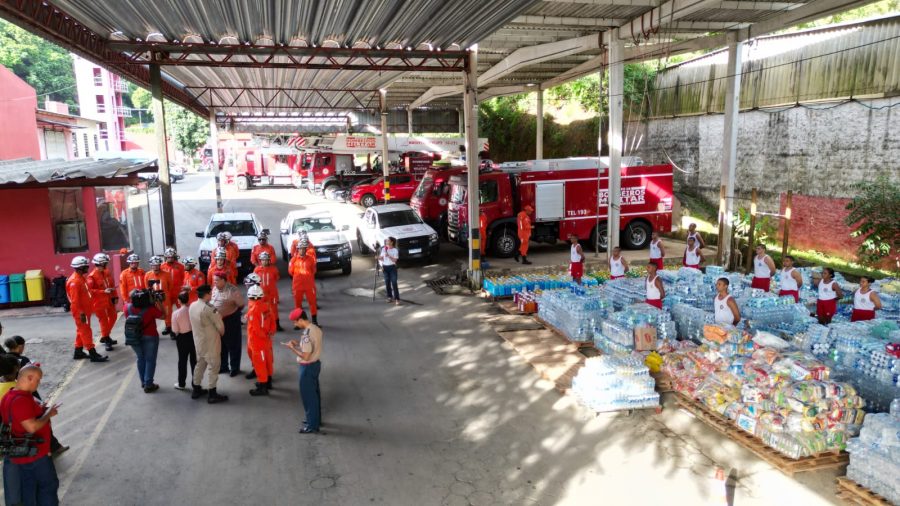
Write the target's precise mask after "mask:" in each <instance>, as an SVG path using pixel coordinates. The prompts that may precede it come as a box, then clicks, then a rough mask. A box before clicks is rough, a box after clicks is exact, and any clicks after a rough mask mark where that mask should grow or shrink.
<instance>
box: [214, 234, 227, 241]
mask: <svg viewBox="0 0 900 506" xmlns="http://www.w3.org/2000/svg"><path fill="white" fill-rule="evenodd" d="M225 234H226V232H219V233H218V234H216V240H217V241H227V240H229V237H228V236H226V235H225Z"/></svg>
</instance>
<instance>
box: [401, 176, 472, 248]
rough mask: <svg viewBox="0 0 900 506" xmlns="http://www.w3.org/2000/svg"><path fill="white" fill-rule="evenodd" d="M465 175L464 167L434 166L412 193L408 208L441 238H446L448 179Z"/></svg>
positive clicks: (448, 199)
mask: <svg viewBox="0 0 900 506" xmlns="http://www.w3.org/2000/svg"><path fill="white" fill-rule="evenodd" d="M465 173H466V167H465V166H455V167H453V166H450V165H449V164H447V165H443V166H434V167H432V168H430V169H428V170H427V171H425V175H424V176H422V181H421V182H419V186H418V187H417V188H416V191H415V193H413V196H412V199H411V200H410V202H409V205H410V207H412V208H413V210H415V211H416V214H418V215H419V217H420V218H422V221H424V222H425V223H427V224H429V225H430V226H431V228H433V229H435V230H437V232H438V234H440V235H441V237H447V204H448V202H449V201H450V178H451V177H452V176H457V175H460V174H465Z"/></svg>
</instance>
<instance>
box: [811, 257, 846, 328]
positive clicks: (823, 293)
mask: <svg viewBox="0 0 900 506" xmlns="http://www.w3.org/2000/svg"><path fill="white" fill-rule="evenodd" d="M843 298H844V291H843V290H841V285H839V284H837V281H835V280H834V269H832V268H831V267H823V268H822V279H821V280H819V295H818V297H816V318H818V319H819V323H821V324H822V325H828V324H829V323H831V319H832V318H833V317H834V314H835V313H837V301H838V299H843Z"/></svg>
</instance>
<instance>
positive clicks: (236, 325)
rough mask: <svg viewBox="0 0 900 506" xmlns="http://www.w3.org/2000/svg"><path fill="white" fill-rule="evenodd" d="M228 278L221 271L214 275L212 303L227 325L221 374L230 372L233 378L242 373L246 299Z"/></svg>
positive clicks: (224, 335)
mask: <svg viewBox="0 0 900 506" xmlns="http://www.w3.org/2000/svg"><path fill="white" fill-rule="evenodd" d="M226 276H227V274H226V273H225V272H219V271H217V272H216V273H215V274H213V282H214V283H215V286H214V287H213V291H212V301H211V302H212V305H213V307H215V308H216V310H217V311H218V312H219V314H220V315H221V316H222V322H223V323H224V324H225V333H224V334H223V335H222V363H221V365H220V367H219V374H224V373H226V372H228V373H230V374H231V377H232V378H233V377H235V376H237V375H238V374H240V373H241V355H242V352H241V309H243V307H244V297H243V296H242V295H241V291H240V290H239V289H238V287H236V286H234V285H232V284H231V283H229V282H228V281H226Z"/></svg>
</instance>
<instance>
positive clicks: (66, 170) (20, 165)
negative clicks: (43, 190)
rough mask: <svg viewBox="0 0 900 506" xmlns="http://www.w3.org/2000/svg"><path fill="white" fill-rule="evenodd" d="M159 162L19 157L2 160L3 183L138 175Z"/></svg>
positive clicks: (0, 168) (0, 163)
mask: <svg viewBox="0 0 900 506" xmlns="http://www.w3.org/2000/svg"><path fill="white" fill-rule="evenodd" d="M155 164H156V161H155V160H153V161H149V162H145V163H138V164H135V163H134V162H133V161H131V160H124V159H122V158H110V159H106V160H94V159H93V158H86V159H83V160H71V161H69V160H33V159H31V158H20V159H16V160H2V161H0V184H6V183H35V182H36V183H47V182H50V181H64V180H67V179H76V178H86V179H94V178H99V177H115V176H122V175H125V174H130V173H132V172H137V171H139V170H141V169H144V168H147V167H150V166H153V165H155Z"/></svg>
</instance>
